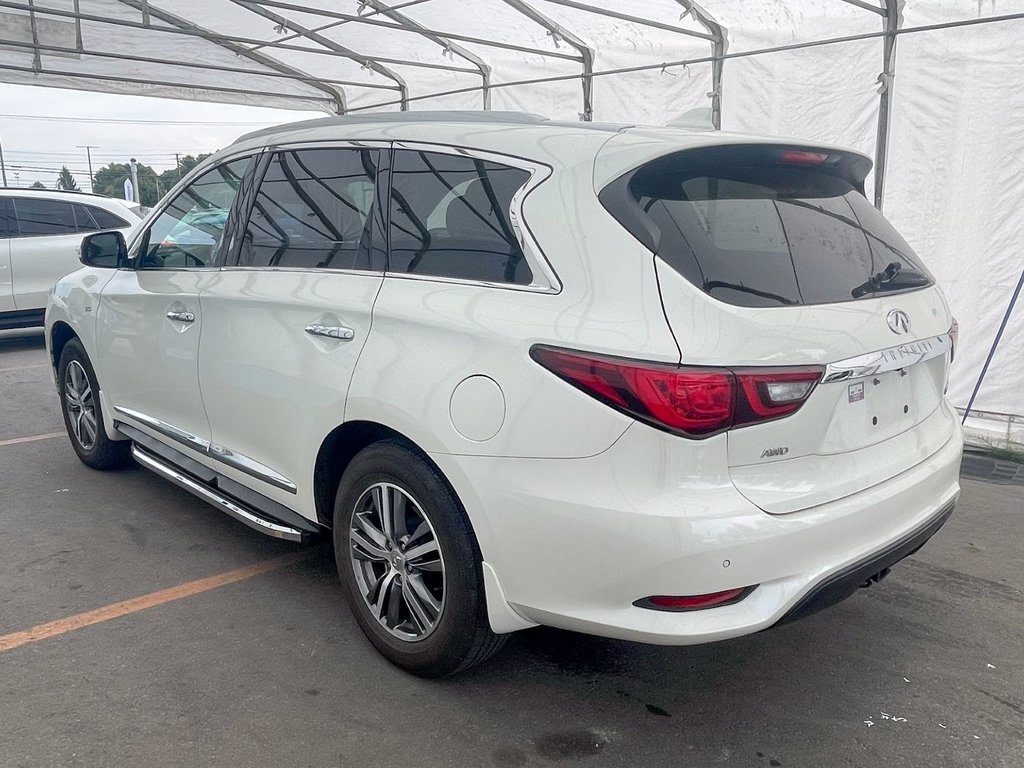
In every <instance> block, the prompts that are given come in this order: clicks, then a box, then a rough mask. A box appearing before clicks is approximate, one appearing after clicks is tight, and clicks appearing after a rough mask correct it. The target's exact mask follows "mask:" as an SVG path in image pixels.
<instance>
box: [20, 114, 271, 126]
mask: <svg viewBox="0 0 1024 768" xmlns="http://www.w3.org/2000/svg"><path fill="white" fill-rule="evenodd" d="M0 117H2V118H6V119H7V120H47V121H53V122H58V123H131V124H132V125H279V124H280V123H279V121H277V120H130V119H127V118H125V119H120V118H114V117H56V116H53V115H10V114H0Z"/></svg>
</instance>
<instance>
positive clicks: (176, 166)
mask: <svg viewBox="0 0 1024 768" xmlns="http://www.w3.org/2000/svg"><path fill="white" fill-rule="evenodd" d="M174 170H176V171H177V172H178V181H181V154H180V153H178V152H175V153H174Z"/></svg>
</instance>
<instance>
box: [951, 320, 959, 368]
mask: <svg viewBox="0 0 1024 768" xmlns="http://www.w3.org/2000/svg"><path fill="white" fill-rule="evenodd" d="M959 341H960V323H958V322H957V321H956V318H955V317H954V318H953V324H952V325H951V326H949V362H950V363H952V362H953V359H954V358H955V357H956V345H957V343H958V342H959Z"/></svg>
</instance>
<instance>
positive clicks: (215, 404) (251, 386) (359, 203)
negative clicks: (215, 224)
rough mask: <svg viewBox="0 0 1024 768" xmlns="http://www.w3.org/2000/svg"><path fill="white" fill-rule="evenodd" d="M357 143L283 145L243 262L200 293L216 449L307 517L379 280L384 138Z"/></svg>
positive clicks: (253, 219)
mask: <svg viewBox="0 0 1024 768" xmlns="http://www.w3.org/2000/svg"><path fill="white" fill-rule="evenodd" d="M360 147H361V148H356V147H352V146H347V145H344V144H338V143H333V144H331V145H328V146H324V145H319V146H308V147H302V148H293V149H289V150H287V151H284V150H282V151H278V152H275V153H274V154H273V155H272V156H271V157H270V161H269V164H268V165H267V170H266V172H265V174H264V175H263V179H262V181H261V182H260V185H259V187H258V191H257V193H256V195H255V197H254V198H253V200H254V202H253V205H252V211H251V214H250V216H249V219H248V223H247V225H246V226H245V228H244V231H243V230H242V228H241V227H240V228H239V232H240V239H241V243H240V246H239V248H238V256H237V264H235V265H234V266H231V265H228V266H226V267H225V268H224V269H223V270H222V271H221V272H220V273H219V274H218V275H216V276H215V278H214V279H213V280H212V281H211V282H210V283H209V284H208V285H206V286H204V288H203V291H202V294H201V295H200V305H201V309H202V312H203V318H204V322H205V323H206V328H207V330H205V331H204V332H203V336H202V340H201V342H200V349H199V368H200V379H201V383H202V392H203V401H204V402H205V403H206V409H207V413H208V414H209V417H210V426H211V430H212V441H213V445H212V446H211V456H212V457H213V458H215V459H217V460H219V461H220V463H221V465H222V467H218V469H219V470H220V471H223V472H225V473H226V474H227V475H228V476H229V477H231V478H232V479H235V480H237V481H239V482H242V483H244V484H246V485H249V486H251V487H254V488H256V489H257V490H259V491H260V492H261V493H264V494H265V495H267V496H269V497H271V498H273V499H275V500H276V501H278V502H279V503H282V504H285V505H286V506H288V507H291V508H292V509H295V510H297V511H299V512H300V513H303V514H306V515H308V516H310V517H313V515H314V513H313V496H312V484H313V483H312V480H313V478H312V467H313V466H314V464H315V461H316V454H317V451H318V449H319V447H320V443H321V441H322V440H323V438H324V437H325V436H326V435H327V434H328V433H329V432H330V431H331V430H332V429H334V427H336V426H338V425H339V424H341V423H342V421H343V420H344V410H345V397H346V393H347V391H348V385H349V381H350V380H351V378H352V373H353V370H354V368H355V364H356V360H357V359H358V357H359V353H360V351H361V349H362V348H363V344H364V343H365V342H366V338H367V336H368V334H369V332H370V315H371V311H372V308H373V303H374V300H375V299H376V296H377V293H378V291H379V290H380V286H381V282H382V280H383V262H384V239H383V235H382V232H383V226H382V223H381V222H380V220H379V217H378V214H377V210H378V206H377V203H376V201H375V189H376V180H377V177H378V175H379V168H380V166H381V161H382V159H383V158H386V151H384V150H382V149H378V148H367V146H366V144H365V143H361V145H360ZM210 329H216V330H215V331H211V330H210ZM254 480H255V482H254Z"/></svg>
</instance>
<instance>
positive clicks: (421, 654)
mask: <svg viewBox="0 0 1024 768" xmlns="http://www.w3.org/2000/svg"><path fill="white" fill-rule="evenodd" d="M334 551H335V557H336V559H337V564H338V573H339V575H340V576H341V581H342V583H343V584H344V586H345V593H346V597H347V598H348V602H349V606H350V607H351V609H352V612H353V614H354V615H355V618H356V621H357V622H358V623H359V626H360V628H361V629H362V630H363V632H364V633H365V634H366V636H367V638H369V640H370V642H371V643H373V645H374V646H375V647H376V648H377V650H378V651H380V652H381V653H382V654H383V655H384V656H385V657H386V658H387V659H388V660H390V661H391V662H393V663H394V664H397V665H398V666H400V667H402V668H403V669H406V670H408V671H409V672H412V673H413V674H416V675H421V676H423V677H441V676H444V675H450V674H452V673H454V672H458V671H460V670H463V669H466V668H467V667H470V666H472V665H474V664H478V663H480V662H481V661H483V660H485V659H486V658H488V657H489V656H491V655H492V654H493V653H494V652H495V651H497V650H498V649H499V648H500V647H501V646H502V645H503V644H504V638H505V636H504V635H496V634H495V633H493V632H492V631H491V628H490V625H489V623H488V620H487V607H486V600H485V597H484V586H483V576H482V574H481V571H480V560H481V558H480V553H479V550H478V547H477V544H476V539H475V537H474V536H473V532H472V529H471V528H470V525H469V520H468V519H467V518H466V513H465V512H464V511H463V509H462V506H461V505H460V504H459V501H458V499H457V498H456V497H455V495H454V493H452V491H451V489H450V488H449V487H448V484H447V483H446V482H445V481H444V478H443V477H442V476H441V475H440V473H439V472H438V471H437V469H436V468H435V467H434V466H432V465H431V464H430V463H429V462H427V461H426V460H425V459H424V458H423V457H422V456H420V455H419V454H417V453H416V452H414V451H412V450H410V449H409V448H407V447H405V446H404V445H401V444H399V443H395V442H384V443H377V444H375V445H372V446H370V447H368V448H366V449H364V450H363V451H362V452H361V453H359V454H358V455H357V456H356V457H355V458H354V459H353V460H352V462H351V464H349V466H348V468H347V469H346V471H345V474H344V476H343V477H342V479H341V483H340V484H339V486H338V494H337V497H336V501H335V508H334Z"/></svg>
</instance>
